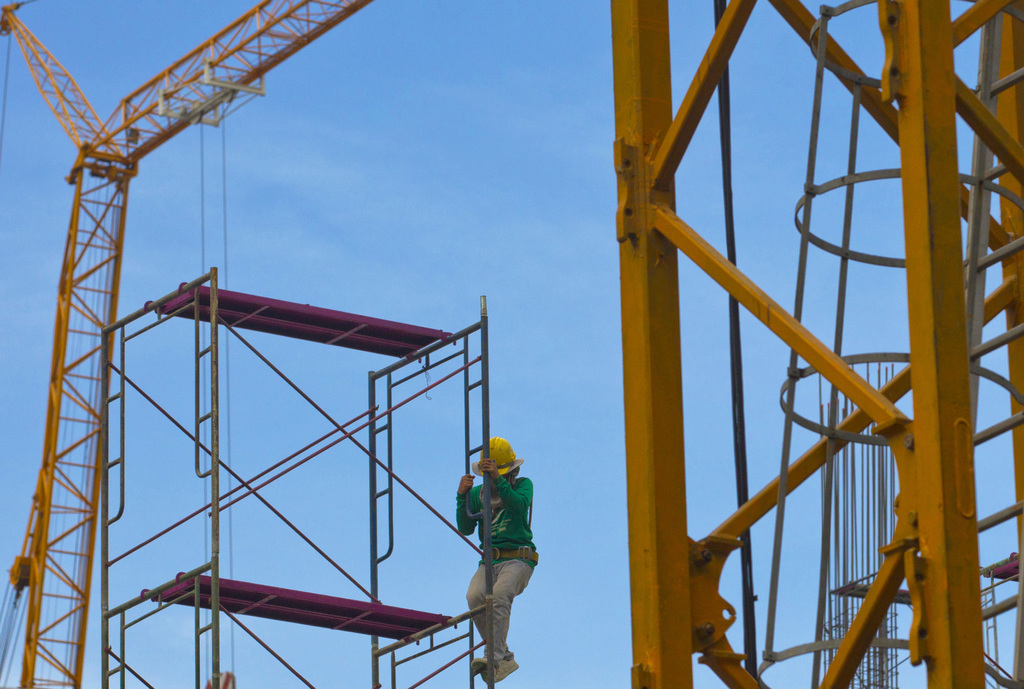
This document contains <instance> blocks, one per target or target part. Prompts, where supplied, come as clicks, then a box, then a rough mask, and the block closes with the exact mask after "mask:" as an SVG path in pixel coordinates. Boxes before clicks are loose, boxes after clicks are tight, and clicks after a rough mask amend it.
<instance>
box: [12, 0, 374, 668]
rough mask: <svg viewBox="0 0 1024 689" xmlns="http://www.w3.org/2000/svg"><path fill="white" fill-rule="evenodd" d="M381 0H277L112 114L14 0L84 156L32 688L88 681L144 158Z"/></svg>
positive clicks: (50, 430)
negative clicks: (115, 370) (107, 399)
mask: <svg viewBox="0 0 1024 689" xmlns="http://www.w3.org/2000/svg"><path fill="white" fill-rule="evenodd" d="M370 1H371V0H348V1H338V2H325V1H313V0H265V1H264V2H261V3H259V4H258V5H256V6H255V7H253V8H252V9H250V10H249V11H248V12H246V13H245V14H243V15H242V16H241V17H239V18H238V19H237V20H235V21H234V22H232V23H231V24H230V25H228V26H227V27H226V28H225V29H223V30H222V31H220V32H219V33H217V34H216V35H214V36H213V37H211V38H210V39H209V40H207V41H206V42H204V43H203V44H202V45H200V46H199V47H198V48H196V49H195V50H193V51H191V52H190V53H188V54H187V55H185V56H184V57H183V58H181V59H180V60H178V61H177V62H175V63H174V64H173V65H171V66H170V67H168V68H167V69H166V70H164V71H163V72H161V73H160V74H158V75H157V76H156V77H154V78H153V79H151V80H149V81H148V82H146V83H145V84H143V85H142V86H141V87H140V88H138V89H136V90H135V91H133V92H132V93H131V94H129V95H128V96H127V97H126V98H124V99H123V100H122V101H121V103H120V104H119V106H118V107H117V109H116V110H115V111H114V113H113V114H112V115H111V116H110V117H109V118H108V119H107V121H106V123H103V122H102V121H101V120H100V119H99V117H98V116H97V115H96V112H95V110H93V108H92V106H91V105H90V104H89V102H88V100H87V99H86V98H85V95H84V94H83V93H82V91H81V90H80V89H79V88H78V85H77V84H76V83H75V81H74V79H73V78H72V77H71V75H70V73H69V72H68V71H67V70H66V69H64V67H63V66H62V65H61V64H60V62H59V61H57V60H56V59H55V58H54V57H53V55H52V54H51V53H50V52H49V51H48V50H47V49H46V48H45V47H44V46H43V44H42V43H41V42H40V41H39V40H38V39H37V38H36V37H35V36H34V35H33V34H32V32H30V31H29V30H28V28H27V27H25V25H24V24H23V23H22V22H21V21H20V20H19V19H18V17H17V16H16V15H15V11H16V10H17V9H18V7H19V6H20V5H19V4H14V5H9V6H7V7H4V8H3V12H2V15H0V33H3V34H8V33H10V34H13V35H14V37H15V38H16V39H17V41H18V45H19V47H20V48H21V51H22V53H23V55H24V56H25V59H26V61H27V62H28V65H29V68H30V69H31V71H32V75H33V78H34V79H35V81H36V85H37V86H38V88H39V91H40V92H41V93H42V94H43V97H44V98H45V99H46V101H47V103H48V104H49V106H50V108H51V109H52V110H53V112H54V114H55V115H56V116H57V119H58V120H59V121H60V123H61V126H63V127H64V130H65V132H67V134H68V136H69V137H70V138H71V140H72V141H73V142H74V143H75V146H76V147H77V149H78V156H77V159H76V161H75V164H74V167H73V168H72V171H71V175H70V176H69V177H68V181H69V182H71V183H72V184H74V185H75V200H74V205H73V207H72V212H71V221H70V223H69V226H68V235H67V240H66V244H65V249H64V260H63V262H62V269H61V278H60V287H59V290H58V300H57V314H56V322H55V325H54V348H53V359H52V367H51V374H50V386H49V394H48V396H47V413H46V427H45V428H46V430H45V436H44V441H43V460H42V467H41V469H40V472H39V478H38V481H37V485H36V493H35V495H34V496H33V500H32V511H31V515H30V518H29V523H28V528H27V530H26V536H25V541H24V545H23V546H22V550H21V553H20V554H19V555H18V556H17V557H16V558H15V562H14V566H13V567H12V568H11V572H10V579H11V583H12V584H13V585H14V586H15V587H16V589H17V590H18V591H19V595H20V593H22V592H25V591H27V592H28V601H27V606H26V607H27V613H26V615H27V619H26V624H25V647H24V652H23V656H22V678H21V684H20V686H21V687H26V688H27V687H41V686H58V687H65V686H66V687H76V688H78V687H81V686H82V681H81V679H82V667H83V655H84V654H83V650H84V645H85V632H86V628H87V622H88V619H87V611H88V607H89V596H90V586H91V574H92V564H93V552H94V541H95V533H96V515H97V506H98V503H99V496H98V492H99V481H98V480H97V477H98V471H99V449H100V448H99V427H100V408H101V402H102V400H101V399H100V395H101V386H100V381H101V376H102V375H105V372H103V371H100V370H99V366H100V361H99V351H100V344H101V330H102V328H103V327H104V326H105V325H107V324H109V323H111V322H112V321H113V320H114V319H115V316H116V313H117V301H118V292H119V283H120V275H121V258H122V247H123V245H124V229H125V215H126V209H127V204H128V186H129V182H130V181H131V179H132V177H134V176H135V174H136V171H137V164H138V161H139V160H141V159H142V158H143V157H144V156H145V155H146V154H147V153H149V152H150V151H152V150H154V149H156V148H157V147H159V146H160V145H161V144H162V143H164V142H165V141H167V140H168V139H170V138H171V137H173V136H174V135H175V134H177V133H178V132H180V131H181V130H183V129H184V128H185V127H187V126H188V125H190V124H195V123H199V122H203V121H205V118H207V116H209V115H211V114H213V115H214V116H215V118H218V119H219V117H221V116H223V115H224V114H226V112H227V106H228V105H229V104H230V103H231V102H232V100H233V99H234V98H235V96H236V95H237V94H239V93H243V94H252V93H254V92H257V91H258V89H257V88H256V87H255V86H254V84H256V83H257V82H260V81H261V79H262V77H263V75H265V74H266V73H267V72H268V71H270V70H271V69H273V68H274V67H275V66H276V65H278V64H280V63H281V62H283V61H284V60H286V59H287V58H288V57H289V56H291V55H293V54H295V53H296V52H298V51H299V50H300V49H301V48H303V47H304V46H306V45H308V44H309V43H310V42H311V41H313V40H314V39H316V38H318V37H319V36H321V35H323V34H324V33H326V32H327V31H329V30H330V29H331V28H333V27H335V26H337V25H338V24H339V23H341V22H342V21H344V20H345V19H346V18H348V17H349V16H351V15H352V14H354V13H355V12H357V11H358V10H360V9H362V8H363V7H365V6H366V5H368V4H369V3H370Z"/></svg>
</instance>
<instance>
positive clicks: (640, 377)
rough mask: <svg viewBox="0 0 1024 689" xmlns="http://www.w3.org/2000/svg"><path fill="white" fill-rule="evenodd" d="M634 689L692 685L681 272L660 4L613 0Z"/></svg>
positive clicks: (664, 15) (664, 7)
mask: <svg viewBox="0 0 1024 689" xmlns="http://www.w3.org/2000/svg"><path fill="white" fill-rule="evenodd" d="M611 7H612V57H613V62H614V76H615V137H616V144H615V167H616V172H617V174H618V180H619V181H618V199H619V205H618V211H617V214H616V226H617V238H618V241H619V272H620V276H621V279H620V285H621V299H622V353H623V361H622V366H623V396H624V400H623V401H624V408H625V430H626V490H627V498H628V506H629V574H630V601H631V609H632V640H633V663H634V665H633V668H632V683H633V688H634V689H691V688H692V687H693V657H692V656H693V646H694V642H693V638H694V628H693V624H692V615H691V611H690V560H689V552H688V549H687V547H686V546H685V544H686V543H687V530H686V471H685V460H684V448H683V393H682V388H683V385H682V363H681V359H680V356H681V352H680V341H679V325H680V324H679V271H678V255H679V252H678V250H677V249H676V247H675V246H673V245H672V244H671V243H670V242H668V241H667V240H666V239H665V237H664V236H662V235H661V234H660V233H659V232H658V231H657V230H656V229H655V228H654V223H653V213H652V204H653V203H656V202H657V203H663V204H665V205H667V206H669V207H674V206H675V190H674V188H673V184H672V181H671V180H669V181H668V182H667V184H666V185H665V186H664V187H662V188H654V187H653V181H652V180H649V179H648V169H647V168H648V166H647V159H646V157H645V153H646V152H647V151H648V150H649V149H650V148H651V147H652V146H653V145H654V143H655V142H656V141H659V140H662V139H664V134H665V132H666V131H667V130H668V127H669V125H670V123H671V121H672V86H671V76H672V75H671V67H670V63H671V60H670V57H669V21H668V2H667V0H612V3H611Z"/></svg>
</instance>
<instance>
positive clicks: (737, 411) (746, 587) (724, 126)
mask: <svg viewBox="0 0 1024 689" xmlns="http://www.w3.org/2000/svg"><path fill="white" fill-rule="evenodd" d="M723 14H725V0H715V28H716V29H717V28H718V24H719V23H720V22H721V21H722V15H723ZM718 121H719V139H720V141H721V148H722V195H723V197H724V205H725V246H726V253H727V255H728V258H729V262H730V263H732V264H733V265H736V226H735V223H734V220H733V204H732V123H731V117H730V108H729V67H728V66H726V68H725V71H723V72H722V79H721V81H719V82H718ZM729 368H730V372H731V374H732V436H733V453H734V456H735V460H736V502H737V504H738V505H739V506H741V507H742V506H743V505H744V504H745V503H746V502H747V500H748V499H749V497H750V488H749V482H748V479H747V432H746V419H745V418H744V414H743V406H744V405H743V345H742V343H741V341H740V309H739V304H738V303H737V302H736V300H735V299H734V298H732V297H729ZM740 567H741V571H742V575H743V652H744V653H745V654H746V656H747V658H746V660H745V661H744V666H745V667H746V669H747V672H749V673H750V675H751V676H752V677H755V678H756V677H757V626H756V624H755V619H754V600H755V596H754V565H753V553H752V552H751V547H750V530H749V529H747V530H746V531H744V532H743V533H742V534H740Z"/></svg>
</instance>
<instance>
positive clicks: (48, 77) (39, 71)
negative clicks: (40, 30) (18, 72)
mask: <svg viewBox="0 0 1024 689" xmlns="http://www.w3.org/2000/svg"><path fill="white" fill-rule="evenodd" d="M17 8H18V5H8V6H7V7H4V8H3V10H2V15H0V34H8V33H12V34H14V37H15V38H16V39H17V41H18V47H19V48H20V49H21V53H22V55H24V57H25V62H27V63H28V66H29V69H30V70H31V71H32V78H33V79H35V82H36V86H37V87H38V88H39V92H40V93H42V94H43V98H45V99H46V103H47V105H49V106H50V109H51V110H53V114H54V115H56V116H57V119H58V120H59V121H60V124H61V126H62V127H64V131H65V132H67V135H68V136H69V137H71V140H72V141H73V142H74V143H75V146H76V147H81V146H82V144H85V143H87V142H90V141H95V140H98V139H105V138H107V137H108V134H107V130H106V129H105V128H104V126H103V122H102V121H101V120H100V118H99V115H97V114H96V111H95V110H93V108H92V106H91V105H90V104H89V101H88V100H87V99H86V97H85V94H83V93H82V90H81V89H80V88H78V84H76V83H75V80H74V79H73V78H72V77H71V74H70V73H69V72H68V71H67V70H66V69H64V66H63V65H62V64H61V63H60V62H59V61H58V60H57V58H55V57H54V56H53V55H52V54H51V53H50V51H48V50H47V49H46V46H44V45H43V44H42V43H41V42H40V41H39V39H38V38H36V37H35V35H34V34H33V33H32V32H31V31H29V30H28V27H26V26H25V25H24V24H23V23H22V22H21V20H20V19H18V16H17V15H16V14H15V13H14V11H15V10H16V9H17Z"/></svg>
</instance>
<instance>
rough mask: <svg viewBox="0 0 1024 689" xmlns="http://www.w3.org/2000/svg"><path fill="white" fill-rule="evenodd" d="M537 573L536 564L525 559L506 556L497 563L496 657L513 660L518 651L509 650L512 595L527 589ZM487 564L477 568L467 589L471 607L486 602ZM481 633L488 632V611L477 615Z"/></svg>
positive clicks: (495, 592)
mask: <svg viewBox="0 0 1024 689" xmlns="http://www.w3.org/2000/svg"><path fill="white" fill-rule="evenodd" d="M532 575H533V567H531V566H530V565H528V564H526V563H525V562H523V561H522V560H505V561H504V562H498V563H496V564H495V565H494V606H493V610H494V661H495V663H497V662H498V661H499V660H511V659H512V658H513V657H514V655H515V654H513V653H512V651H510V650H508V644H507V643H506V638H507V637H508V620H509V617H510V616H511V614H512V599H513V598H515V597H516V596H518V595H519V594H520V593H522V592H523V591H524V590H525V589H526V585H527V584H529V583H530V577H531V576H532ZM485 576H486V575H485V572H484V565H480V567H479V568H478V569H477V570H476V574H474V575H473V579H472V580H470V582H469V590H468V591H466V601H467V602H468V603H469V607H470V609H472V608H475V607H477V606H479V605H483V604H484V599H485V597H486V595H487V591H486V589H487V585H486V579H485ZM473 623H474V624H476V628H477V631H479V632H480V637H481V638H485V637H486V636H487V632H486V630H485V628H484V625H485V623H486V620H485V616H484V615H478V616H477V617H474V618H473Z"/></svg>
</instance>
